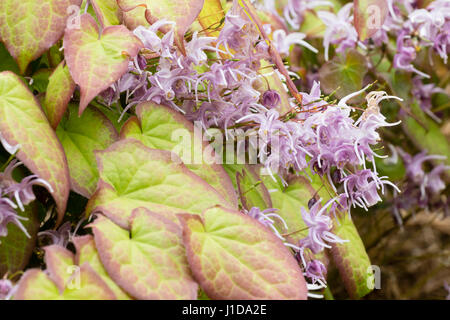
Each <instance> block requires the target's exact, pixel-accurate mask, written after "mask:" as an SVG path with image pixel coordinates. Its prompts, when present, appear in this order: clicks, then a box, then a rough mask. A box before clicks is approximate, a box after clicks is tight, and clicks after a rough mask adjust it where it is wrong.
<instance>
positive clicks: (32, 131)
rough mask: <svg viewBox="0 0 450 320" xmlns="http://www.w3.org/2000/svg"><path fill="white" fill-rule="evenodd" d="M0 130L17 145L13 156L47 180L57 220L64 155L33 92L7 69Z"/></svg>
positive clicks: (65, 183)
mask: <svg viewBox="0 0 450 320" xmlns="http://www.w3.org/2000/svg"><path fill="white" fill-rule="evenodd" d="M0 132H1V134H2V136H3V138H4V139H5V140H6V141H7V142H8V143H9V144H10V145H13V146H15V145H20V150H19V152H18V153H17V158H18V159H19V160H20V161H22V162H23V163H24V164H25V165H26V166H27V168H28V169H30V170H31V171H32V172H33V173H34V174H36V175H38V176H39V177H40V178H42V179H45V180H46V181H47V182H48V183H49V184H50V186H51V187H52V189H53V190H50V191H53V192H52V195H53V198H54V199H55V202H56V205H57V209H58V221H57V222H58V223H59V222H61V221H62V218H63V216H64V213H65V210H66V204H67V198H68V196H69V190H70V185H69V183H70V182H69V169H68V166H67V160H66V156H65V154H64V151H63V148H62V146H61V143H60V142H59V141H58V138H57V137H56V134H55V132H54V131H53V129H52V128H51V127H50V125H49V123H48V121H47V118H46V117H45V114H44V112H43V111H42V109H41V107H40V106H39V104H38V102H37V101H36V99H35V98H34V96H33V94H32V93H31V92H30V91H29V90H28V88H27V87H26V85H25V84H24V83H23V82H22V81H21V80H20V78H19V77H18V76H16V75H15V74H13V73H12V72H8V71H5V72H2V73H0Z"/></svg>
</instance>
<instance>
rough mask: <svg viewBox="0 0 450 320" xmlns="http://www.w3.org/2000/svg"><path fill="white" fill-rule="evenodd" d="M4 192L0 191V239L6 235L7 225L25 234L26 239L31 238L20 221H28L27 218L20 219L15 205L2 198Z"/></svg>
mask: <svg viewBox="0 0 450 320" xmlns="http://www.w3.org/2000/svg"><path fill="white" fill-rule="evenodd" d="M4 195H5V194H4V192H3V191H2V190H1V189H0V237H6V236H7V235H8V224H9V223H13V224H15V225H16V226H17V227H18V228H19V229H20V230H22V231H23V233H25V235H26V236H27V237H28V238H31V236H30V235H29V233H28V231H27V229H25V227H24V226H23V224H22V223H21V222H20V220H28V218H24V217H21V216H19V215H18V214H17V212H16V210H15V209H16V208H17V206H16V204H15V203H14V202H12V201H11V200H10V199H8V198H7V197H4Z"/></svg>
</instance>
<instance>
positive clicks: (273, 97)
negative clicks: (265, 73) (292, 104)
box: [261, 90, 281, 109]
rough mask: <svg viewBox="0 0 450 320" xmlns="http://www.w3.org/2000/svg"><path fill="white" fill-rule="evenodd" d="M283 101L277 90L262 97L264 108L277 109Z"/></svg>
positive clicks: (268, 91) (270, 91)
mask: <svg viewBox="0 0 450 320" xmlns="http://www.w3.org/2000/svg"><path fill="white" fill-rule="evenodd" d="M280 101H281V97H280V95H279V94H278V92H276V91H275V90H267V91H266V92H264V93H263V95H262V102H261V103H262V104H263V106H265V107H267V108H269V109H272V108H275V107H276V106H277V105H278V104H279V103H280Z"/></svg>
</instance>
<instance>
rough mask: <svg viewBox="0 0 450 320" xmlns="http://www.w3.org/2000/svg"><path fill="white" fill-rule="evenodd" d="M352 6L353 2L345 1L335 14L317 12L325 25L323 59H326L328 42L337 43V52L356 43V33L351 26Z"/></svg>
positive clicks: (352, 46)
mask: <svg viewBox="0 0 450 320" xmlns="http://www.w3.org/2000/svg"><path fill="white" fill-rule="evenodd" d="M352 8H353V3H347V4H346V5H345V6H343V7H342V8H341V10H339V12H338V13H337V15H335V14H334V13H331V12H328V11H319V12H317V15H318V16H319V18H320V19H321V20H322V22H323V23H324V24H325V25H326V27H327V29H326V31H325V34H324V36H323V46H324V48H325V60H328V50H329V47H330V44H335V45H337V49H336V51H337V52H344V51H345V50H346V49H347V48H354V47H355V45H356V44H357V43H358V33H357V32H356V29H355V27H354V26H353V16H352V15H351V10H352Z"/></svg>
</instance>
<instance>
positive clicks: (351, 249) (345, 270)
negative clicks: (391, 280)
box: [331, 212, 373, 298]
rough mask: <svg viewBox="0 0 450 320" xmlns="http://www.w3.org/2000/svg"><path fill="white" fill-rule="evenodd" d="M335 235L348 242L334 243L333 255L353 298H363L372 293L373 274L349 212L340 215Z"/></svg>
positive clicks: (346, 287) (335, 225) (336, 223)
mask: <svg viewBox="0 0 450 320" xmlns="http://www.w3.org/2000/svg"><path fill="white" fill-rule="evenodd" d="M333 233H334V234H336V235H337V236H338V237H340V238H341V239H346V240H348V242H344V243H333V244H332V248H331V255H332V257H333V261H334V263H335V265H336V266H337V268H338V270H339V274H340V275H341V278H342V280H343V281H344V285H345V289H346V290H347V292H348V294H349V295H350V297H351V298H361V297H363V296H365V295H366V294H368V293H369V292H370V291H372V289H373V287H372V286H371V285H372V283H371V281H372V280H373V273H372V268H371V263H370V259H369V256H368V255H367V252H366V249H365V247H364V243H363V242H362V240H361V238H360V236H359V234H358V230H356V227H355V225H354V224H353V221H352V219H351V218H350V216H349V215H348V213H347V212H345V213H341V214H339V217H338V221H337V222H335V223H334V228H333Z"/></svg>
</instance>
